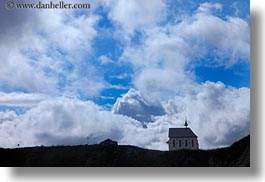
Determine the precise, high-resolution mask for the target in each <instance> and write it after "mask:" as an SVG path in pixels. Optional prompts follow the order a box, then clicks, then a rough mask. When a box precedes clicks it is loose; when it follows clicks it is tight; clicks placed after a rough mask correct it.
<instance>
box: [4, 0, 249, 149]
mask: <svg viewBox="0 0 265 182" xmlns="http://www.w3.org/2000/svg"><path fill="white" fill-rule="evenodd" d="M19 2H20V3H23V2H27V3H29V2H31V0H20V1H19ZM42 2H45V1H44V0H43V1H42ZM67 2H75V3H90V5H91V8H90V9H88V10H84V9H83V10H82V9H75V10H73V9H71V10H69V9H68V10H58V9H56V10H39V9H38V10H36V9H23V10H22V9H13V10H7V9H6V8H5V4H4V2H3V1H1V4H0V27H1V28H0V40H1V41H0V147H10V148H13V147H16V146H17V144H19V145H20V146H23V147H27V146H40V145H47V146H49V145H79V144H85V143H86V142H87V137H89V139H90V140H89V141H90V143H98V142H100V141H102V140H104V139H106V138H111V139H113V140H116V141H118V143H119V144H126V145H136V146H139V147H143V148H148V149H158V150H167V149H168V147H167V144H166V141H167V140H168V128H170V127H183V124H184V120H185V117H187V119H188V124H189V126H190V128H191V129H192V130H193V131H194V132H195V134H196V135H197V136H198V140H199V146H200V148H202V149H209V148H218V147H224V146H228V145H230V144H232V143H233V142H235V141H237V140H239V139H240V138H242V137H244V136H246V135H248V134H249V132H250V10H249V1H247V0H243V1H193V0H175V1H172V0H153V1H152V3H151V2H150V1H147V0H144V1H143V0H102V1H94V0H89V1H88V0H78V1H72V0H67Z"/></svg>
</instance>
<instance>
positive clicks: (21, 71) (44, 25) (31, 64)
mask: <svg viewBox="0 0 265 182" xmlns="http://www.w3.org/2000/svg"><path fill="white" fill-rule="evenodd" d="M23 2H24V1H22V2H20V3H23ZM25 2H26V1H25ZM25 2H24V3H25ZM29 2H30V1H27V3H29ZM79 2H81V1H79ZM43 3H44V2H43ZM75 3H77V2H76V1H75ZM4 7H5V6H4V5H3V6H1V12H0V13H1V17H8V18H10V19H8V20H9V21H6V19H4V18H1V20H0V21H1V22H0V23H1V25H4V28H3V29H1V30H0V36H1V40H3V41H1V43H0V50H1V51H0V59H1V63H0V71H1V74H0V86H2V85H5V84H8V86H9V87H11V88H12V90H16V89H22V90H26V91H27V92H39V93H45V94H51V95H58V94H59V95H60V94H62V92H64V91H67V90H68V89H69V88H70V91H72V90H75V89H73V87H78V88H76V90H79V92H82V93H86V92H88V93H91V94H88V95H87V96H95V95H97V94H98V93H99V92H100V91H101V90H102V88H104V86H105V83H104V80H103V78H100V77H101V76H102V75H100V74H99V73H97V72H95V71H94V72H93V74H92V73H90V72H91V70H93V69H95V68H93V65H92V64H91V63H90V62H89V61H88V60H87V58H86V57H87V55H91V54H92V52H93V51H92V47H91V44H92V41H93V39H94V38H95V37H96V36H97V30H96V24H97V22H98V19H99V16H97V15H94V14H93V13H92V11H91V12H90V11H87V12H86V13H80V12H78V10H67V11H64V10H50V11H46V10H43V11H42V10H40V11H31V10H25V11H19V10H14V11H12V13H11V11H8V10H6V9H5V8H4ZM17 13H18V14H17ZM14 14H16V16H13V15H14ZM19 15H21V16H19ZM11 20H13V21H11ZM50 20H52V21H50ZM36 25H38V26H36ZM2 37H3V39H2ZM85 56H86V57H85ZM86 67H87V68H89V69H84V68H86ZM95 73H97V74H95ZM84 74H85V76H84ZM81 76H82V77H83V79H79V78H80V77H81ZM94 78H95V79H94ZM79 80H80V82H79ZM83 84H85V85H83ZM89 84H90V85H93V84H95V85H98V86H96V87H94V88H93V87H91V86H88V87H87V85H89ZM47 85H49V86H48V87H47ZM66 85H67V86H66ZM83 88H84V89H83Z"/></svg>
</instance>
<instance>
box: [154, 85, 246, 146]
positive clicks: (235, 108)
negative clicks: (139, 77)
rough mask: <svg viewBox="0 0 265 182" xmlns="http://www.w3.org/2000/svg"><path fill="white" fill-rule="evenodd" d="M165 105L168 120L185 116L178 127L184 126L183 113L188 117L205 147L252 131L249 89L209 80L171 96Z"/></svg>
mask: <svg viewBox="0 0 265 182" xmlns="http://www.w3.org/2000/svg"><path fill="white" fill-rule="evenodd" d="M164 107H165V108H166V109H165V110H166V111H167V113H168V116H166V119H173V120H174V117H175V118H182V119H181V121H180V120H179V119H177V121H176V123H175V125H176V126H179V125H182V124H183V118H184V116H185V115H186V116H188V119H189V125H190V126H191V128H192V129H193V130H194V131H195V132H196V134H197V135H198V136H199V143H200V146H201V147H202V148H214V147H220V146H227V145H230V144H231V143H232V142H234V141H236V140H238V139H240V138H242V137H243V136H245V135H247V134H249V132H250V131H249V123H250V117H249V114H250V90H249V88H244V87H243V88H238V89H237V88H234V87H227V86H225V85H224V84H223V83H222V82H216V83H214V82H209V81H207V82H205V83H203V84H201V85H198V86H197V87H194V89H193V90H190V91H189V92H188V93H187V94H186V95H185V96H176V97H174V98H172V99H170V100H169V101H168V102H166V104H165V105H164ZM161 119H162V120H164V119H165V118H164V117H161V118H159V120H161Z"/></svg>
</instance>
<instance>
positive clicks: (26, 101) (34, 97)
mask: <svg viewBox="0 0 265 182" xmlns="http://www.w3.org/2000/svg"><path fill="white" fill-rule="evenodd" d="M48 98H50V97H49V96H47V95H44V94H37V93H36V94H34V93H19V92H11V93H5V92H0V105H1V106H20V107H31V106H35V105H37V104H38V103H39V102H41V101H43V100H46V99H48Z"/></svg>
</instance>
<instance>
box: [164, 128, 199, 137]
mask: <svg viewBox="0 0 265 182" xmlns="http://www.w3.org/2000/svg"><path fill="white" fill-rule="evenodd" d="M168 137H169V138H197V135H195V134H194V133H193V131H192V130H191V129H190V128H169V132H168Z"/></svg>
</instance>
